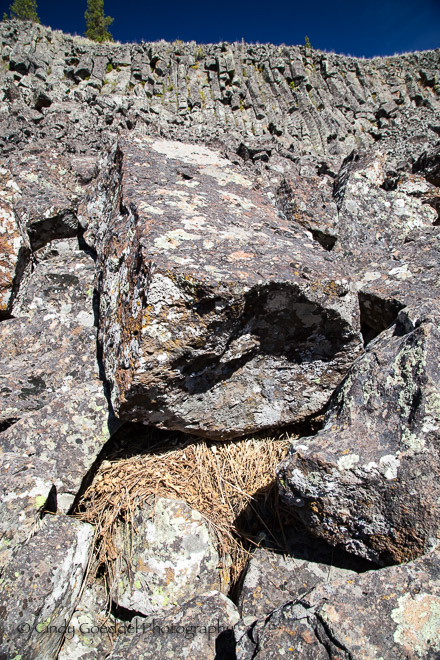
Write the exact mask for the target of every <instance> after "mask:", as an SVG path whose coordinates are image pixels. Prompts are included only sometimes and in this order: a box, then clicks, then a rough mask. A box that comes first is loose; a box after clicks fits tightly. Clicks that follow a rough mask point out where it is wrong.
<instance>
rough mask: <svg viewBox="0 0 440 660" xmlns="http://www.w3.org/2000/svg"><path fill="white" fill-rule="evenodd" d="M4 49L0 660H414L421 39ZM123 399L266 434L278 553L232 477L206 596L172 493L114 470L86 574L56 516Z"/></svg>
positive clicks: (83, 477)
mask: <svg viewBox="0 0 440 660" xmlns="http://www.w3.org/2000/svg"><path fill="white" fill-rule="evenodd" d="M0 46H1V62H0V64H1V66H0V150H1V153H2V156H3V160H2V163H1V169H0V349H1V350H0V352H1V356H0V363H1V364H0V474H1V487H0V585H1V595H0V657H1V658H3V657H5V658H6V657H7V658H20V657H21V658H26V659H27V658H30V659H32V658H45V659H47V660H52V659H53V660H55V659H56V658H57V657H59V658H62V659H66V660H67V659H69V660H70V659H71V658H83V659H84V660H86V659H91V658H94V657H97V656H102V657H104V656H105V657H108V658H114V659H115V660H116V658H131V657H133V658H139V657H153V656H154V657H165V656H166V655H169V656H170V657H171V656H172V657H181V656H182V657H183V656H185V657H191V658H203V659H204V660H205V659H206V658H219V657H231V658H233V657H237V658H240V659H242V660H251V658H266V657H281V656H283V655H288V656H290V657H295V658H314V659H315V658H321V657H322V658H328V657H331V658H361V657H362V658H371V659H373V658H377V657H384V658H387V657H390V658H391V657H393V658H402V660H403V658H432V657H436V656H437V655H438V654H439V653H440V634H439V630H440V619H439V611H440V610H439V608H440V600H439V594H440V580H439V577H438V575H439V571H438V568H439V567H438V544H439V540H440V517H439V507H438V503H439V501H440V499H439V498H440V492H439V488H440V486H439V483H440V482H439V476H440V455H439V447H440V438H439V425H440V408H439V401H440V398H439V396H440V392H439V382H440V380H439V362H438V353H439V342H440V337H439V327H440V321H439V319H440V316H439V308H438V299H439V287H440V268H439V250H440V245H439V236H440V234H439V225H440V220H439V212H440V174H439V172H440V153H439V149H440V146H439V136H440V124H439V119H438V118H439V113H440V78H439V73H438V71H439V60H440V51H438V50H437V51H428V52H424V53H412V54H406V55H401V56H393V57H388V58H374V59H371V60H358V59H356V58H351V57H344V56H339V55H335V54H330V53H323V52H319V51H315V50H313V49H312V48H309V47H287V46H281V47H275V46H271V45H249V44H244V43H242V44H226V43H223V44H209V45H203V46H199V45H197V44H194V43H190V44H183V43H180V42H174V43H172V44H169V43H166V42H159V43H153V44H147V43H140V44H102V45H99V44H94V43H91V42H89V41H87V40H86V39H83V38H79V37H70V36H68V35H63V34H61V33H59V32H56V31H52V30H50V29H49V28H45V27H43V26H40V25H34V24H30V23H22V22H18V21H6V22H2V23H1V24H0ZM141 424H144V425H149V426H151V427H158V428H159V429H162V431H161V433H163V434H164V435H163V437H164V438H165V437H166V438H167V442H168V443H169V447H172V446H174V445H175V443H176V442H179V441H180V440H179V438H180V437H181V436H179V434H182V433H183V434H186V438H187V440H186V442H191V443H192V442H194V443H196V442H197V441H198V439H197V436H203V437H205V438H208V439H210V440H216V441H217V440H222V441H223V444H222V447H227V441H228V440H230V439H231V438H239V440H237V442H240V441H242V442H246V438H245V436H246V435H247V434H250V433H254V432H261V431H263V430H264V431H265V433H267V434H268V438H267V442H270V441H271V439H270V433H272V431H273V432H276V433H278V434H280V433H281V432H285V433H286V434H289V435H288V437H289V438H291V448H290V450H289V452H288V454H287V456H286V457H285V458H284V459H283V461H282V463H281V464H280V465H279V467H278V470H277V480H278V489H279V501H278V509H277V511H278V513H277V516H278V518H279V520H278V521H277V524H278V523H280V524H281V523H282V522H283V521H284V522H286V520H288V521H289V524H290V525H291V527H290V531H289V542H288V543H287V541H286V543H285V544H284V545H283V549H284V552H286V553H287V555H288V556H286V557H281V556H280V546H281V540H280V539H278V538H276V536H277V534H278V532H277V533H274V531H273V528H272V523H273V521H272V520H269V519H268V518H267V517H266V518H265V516H264V515H261V514H260V513H258V515H257V513H256V509H255V508H254V503H255V502H256V501H257V499H258V498H261V497H269V491H266V490H264V492H263V493H261V492H260V493H244V494H243V493H242V495H243V496H244V497H245V500H244V501H245V505H244V506H243V508H242V509H241V510H240V515H239V516H238V517H237V520H236V521H235V523H234V524H235V526H236V529H237V530H238V531H240V523H241V522H242V519H243V516H244V517H245V516H246V515H253V516H254V525H253V529H252V533H250V532H249V533H247V536H246V535H245V532H243V534H244V535H245V536H243V538H245V539H246V543H248V546H247V547H250V546H251V544H254V545H255V544H256V545H257V546H258V545H266V546H268V547H266V549H264V550H263V548H261V547H260V548H257V550H256V552H255V554H254V556H253V557H252V558H250V560H249V564H248V567H247V572H246V574H245V575H244V576H243V581H241V582H238V583H236V584H235V585H233V590H232V591H229V593H226V592H227V587H228V584H227V580H226V579H225V575H224V574H225V571H226V572H227V570H228V569H229V568H230V565H231V558H230V556H227V553H226V554H225V552H226V551H225V547H226V546H224V547H223V546H222V548H220V546H219V547H217V544H216V542H215V537H214V536H213V528H212V526H211V527H210V526H209V522H208V521H207V520H205V519H204V518H203V517H202V516H201V514H200V512H198V511H195V510H194V508H193V507H191V506H189V505H188V503H187V502H186V501H185V495H186V493H185V492H183V491H184V489H182V488H180V489H179V488H176V487H175V485H172V486H170V493H169V495H167V496H166V497H165V496H161V497H156V495H157V493H158V490H157V489H156V490H155V489H154V488H152V487H151V484H147V485H145V488H146V489H148V488H150V490H149V491H148V498H147V500H144V501H142V502H141V501H135V502H132V501H131V500H130V485H129V484H126V483H120V479H119V481H118V477H115V478H114V479H113V480H112V482H111V483H107V482H104V486H103V489H105V488H107V489H108V490H109V492H110V493H113V492H114V490H116V489H118V492H119V493H121V492H122V493H123V494H124V497H125V498H126V500H124V502H125V503H124V506H125V505H126V508H125V509H124V510H126V511H130V515H131V518H128V517H127V516H126V517H125V518H121V516H120V518H121V519H120V520H119V521H118V523H117V525H115V529H116V530H117V533H116V536H115V537H114V538H112V542H111V543H109V545H108V552H107V555H106V561H108V563H109V566H110V568H109V567H108V566H107V569H106V570H107V573H105V574H106V575H107V578H109V577H113V580H116V582H114V584H113V588H110V589H107V590H106V589H105V587H104V582H103V581H102V576H101V575H100V574H99V572H98V573H97V572H96V570H94V571H93V570H91V567H92V566H94V560H93V556H95V555H93V553H94V552H97V551H96V547H97V545H96V544H98V543H101V546H99V548H100V550H99V552H101V554H102V552H104V550H103V549H105V541H106V536H105V534H108V535H109V534H110V533H113V532H112V531H111V530H110V527H111V525H112V524H113V523H109V527H108V528H104V527H105V525H104V523H103V520H104V518H103V517H102V516H101V517H99V516H98V518H97V520H96V529H95V531H94V530H93V528H92V527H91V526H90V525H89V524H86V523H84V522H81V521H80V520H78V519H75V516H78V515H81V506H83V502H84V501H85V500H84V499H82V497H83V494H84V492H85V490H86V488H88V487H89V486H90V484H93V483H96V482H94V481H93V480H94V479H95V477H96V479H102V478H103V476H102V474H99V469H98V468H99V466H100V465H101V464H103V463H102V462H103V461H106V460H108V457H110V458H111V460H115V457H116V460H118V459H119V458H120V457H124V456H133V454H134V455H137V453H139V452H141V451H142V450H145V448H146V445H148V449H149V450H150V451H151V450H152V447H153V450H154V438H153V434H151V438H150V440H146V439H145V438H146V437H147V436H144V435H142V433H140V432H139V427H140V426H141ZM292 424H300V426H296V427H295V428H294V429H292ZM298 429H299V431H298ZM156 432H157V433H159V431H156ZM241 438H244V439H243V440H240V439H241ZM140 439H142V442H143V443H144V445H143V446H142V447H139V443H140ZM225 443H226V444H225ZM163 446H164V445H163V442H162V444H161V450H160V451H158V453H157V479H158V483H159V480H160V483H161V484H166V483H167V475H166V474H164V468H163V465H164V462H163V461H162V460H161V456H162V455H163V451H164V449H163ZM186 446H187V445H185V444H184V448H186ZM208 450H209V452H211V451H212V452H213V456H215V455H216V451H218V445H216V444H215V443H213V444H212V446H210V448H209V449H208ZM161 452H162V453H161ZM276 460H277V461H278V460H279V459H278V458H276ZM234 469H235V470H237V469H238V468H237V466H236V465H235V466H234ZM240 469H243V470H246V469H247V466H246V465H243V466H240ZM263 469H264V466H262V470H263ZM112 474H113V475H114V472H112ZM219 474H220V473H219ZM233 474H234V473H233V470H231V472H230V474H229V475H228V477H227V478H228V479H229V485H232V486H234V484H233V483H232V482H233V476H231V475H233ZM96 475H98V476H96ZM133 478H134V479H135V480H136V479H138V480H141V479H142V478H143V477H141V475H133ZM203 478H204V477H203V474H202V473H201V474H200V475H198V480H199V482H201V483H203ZM273 478H274V479H275V474H274V475H273ZM218 479H219V492H222V481H221V479H222V477H221V475H220V476H219V477H218ZM136 484H137V481H136ZM113 489H114V490H113ZM87 492H88V495H87V497H88V502H91V501H93V489H92V491H87ZM246 498H247V499H246ZM122 501H123V500H122V499H121V498H119V499H118V502H119V503H120V504H118V506H121V507H122V504H121V502H122ZM127 503H128V504H127ZM84 506H85V505H84ZM225 506H226V504H225ZM102 513H103V512H102V511H101V514H102ZM121 515H122V514H121ZM117 517H118V511H116V512H115V516H114V520H116V519H117ZM286 524H287V523H286ZM304 527H305V528H306V529H304ZM280 529H281V528H280V527H277V530H278V531H279V530H280ZM300 529H301V531H300ZM113 531H114V530H113ZM254 532H255V533H254ZM283 534H284V532H279V535H280V536H282V535H283ZM316 537H319V539H316ZM228 538H229V537H228ZM231 538H232V537H231ZM98 539H100V540H99V541H98ZM107 540H108V538H107ZM229 540H230V539H229ZM284 541H285V539H284ZM254 545H253V546H252V547H254ZM94 547H95V550H94ZM112 552H114V553H116V555H117V554H118V553H119V559H120V561H119V563H118V562H116V563H115V564H112V562H113V561H115V556H113V555H112V554H111V553H112ZM347 553H350V554H347ZM99 556H100V557H101V555H99ZM101 559H102V557H101ZM366 560H368V561H366ZM369 562H370V563H369ZM101 567H102V566H101ZM111 567H113V569H114V572H113V573H112V571H111V570H110V569H111ZM94 568H95V569H96V566H94ZM115 585H116V587H117V588H114V586H115ZM108 594H110V598H111V599H112V602H107V598H108ZM232 597H234V599H235V602H236V603H237V607H236V605H235V604H234V603H233V602H232V600H231V598H232Z"/></svg>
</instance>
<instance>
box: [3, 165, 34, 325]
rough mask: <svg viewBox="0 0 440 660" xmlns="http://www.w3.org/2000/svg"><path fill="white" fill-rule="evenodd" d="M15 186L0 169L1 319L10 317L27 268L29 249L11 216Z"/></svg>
mask: <svg viewBox="0 0 440 660" xmlns="http://www.w3.org/2000/svg"><path fill="white" fill-rule="evenodd" d="M17 195H18V186H17V184H16V183H15V181H14V179H13V178H12V175H11V173H10V172H8V170H6V169H4V168H1V169H0V320H3V319H4V318H7V317H8V316H10V314H11V310H12V303H13V299H14V294H16V293H17V290H18V284H19V283H20V280H21V278H22V276H23V274H24V272H25V271H26V268H27V266H28V265H29V260H30V247H29V241H28V239H27V236H26V234H25V232H23V230H22V229H21V227H20V225H19V224H18V223H17V220H16V217H15V214H14V198H15V197H16V196H17Z"/></svg>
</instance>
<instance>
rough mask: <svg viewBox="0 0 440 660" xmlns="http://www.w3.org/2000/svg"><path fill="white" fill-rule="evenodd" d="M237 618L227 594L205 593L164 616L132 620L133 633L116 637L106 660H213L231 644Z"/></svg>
mask: <svg viewBox="0 0 440 660" xmlns="http://www.w3.org/2000/svg"><path fill="white" fill-rule="evenodd" d="M238 618H239V617H238V613H237V610H236V608H235V606H234V604H233V603H232V602H231V601H230V600H229V599H228V598H226V596H224V595H223V594H221V593H218V592H215V591H212V592H208V593H206V594H203V595H200V596H198V597H197V598H194V599H192V600H190V601H188V602H187V603H185V604H184V605H182V606H181V607H180V608H179V609H175V610H172V611H171V612H170V613H169V614H167V615H166V616H165V615H163V614H162V615H160V616H155V617H154V618H153V617H147V618H143V619H141V618H135V619H133V620H132V622H131V626H132V632H131V633H130V634H129V635H124V636H122V635H121V636H120V637H119V639H118V640H117V642H116V644H115V648H114V651H113V652H112V653H111V654H110V655H109V656H108V660H148V659H149V658H153V657H154V658H166V657H170V658H176V657H179V658H191V660H211V659H212V660H214V658H216V657H222V656H221V650H222V649H224V648H225V646H227V645H228V643H230V633H229V632H228V631H231V629H232V627H233V626H234V625H235V624H236V623H237V621H238ZM217 651H219V653H217Z"/></svg>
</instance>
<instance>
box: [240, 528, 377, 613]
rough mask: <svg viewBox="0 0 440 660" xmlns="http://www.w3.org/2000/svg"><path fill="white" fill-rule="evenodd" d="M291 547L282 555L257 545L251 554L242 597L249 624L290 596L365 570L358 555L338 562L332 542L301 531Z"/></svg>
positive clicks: (295, 598) (290, 597)
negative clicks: (309, 535)
mask: <svg viewBox="0 0 440 660" xmlns="http://www.w3.org/2000/svg"><path fill="white" fill-rule="evenodd" d="M289 551H290V552H289V554H288V555H280V554H277V553H275V552H271V551H270V550H268V549H265V548H257V550H255V552H254V553H253V555H252V557H251V558H250V560H249V564H248V566H247V569H246V573H245V575H244V578H243V586H242V588H241V591H240V596H239V600H238V608H239V611H240V614H241V617H242V619H243V621H244V622H245V623H246V624H249V623H251V622H252V621H255V620H256V619H262V618H264V617H265V616H266V615H267V614H269V613H270V612H271V611H272V610H274V609H275V608H276V607H279V606H280V605H283V604H284V603H285V602H286V601H288V600H292V601H294V600H298V599H299V598H301V596H303V595H304V594H305V593H308V592H309V591H310V590H311V589H312V588H313V587H315V586H316V585H318V584H321V583H327V582H329V581H331V582H333V581H335V580H338V579H343V578H347V579H348V578H349V577H351V576H354V575H356V574H357V572H359V570H362V569H363V570H365V565H364V566H362V565H361V562H360V561H359V560H357V558H356V557H350V556H349V555H345V556H344V557H343V561H342V562H338V559H337V557H335V555H334V552H333V548H331V546H329V545H328V544H327V543H321V542H319V541H318V540H317V539H310V538H309V539H306V537H305V535H304V536H303V535H301V534H300V533H299V532H297V534H296V540H295V542H294V544H293V547H292V546H290V547H289ZM340 554H344V553H340ZM340 563H342V565H339V564H340ZM365 564H366V562H365Z"/></svg>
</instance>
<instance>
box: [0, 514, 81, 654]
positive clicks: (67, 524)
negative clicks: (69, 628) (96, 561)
mask: <svg viewBox="0 0 440 660" xmlns="http://www.w3.org/2000/svg"><path fill="white" fill-rule="evenodd" d="M92 539H93V529H92V527H91V526H90V525H86V524H84V523H80V522H78V521H76V520H73V519H71V518H67V517H65V516H55V517H52V516H47V517H46V518H45V519H44V526H43V527H42V528H41V529H40V531H39V532H38V533H37V534H36V535H35V536H33V537H32V538H31V539H30V541H29V542H28V543H26V544H24V545H23V546H22V547H21V548H20V549H19V550H17V551H16V552H15V553H14V556H13V558H12V559H11V560H10V561H9V562H8V564H7V565H6V567H5V568H4V570H3V572H2V577H1V581H2V583H1V586H2V589H1V593H0V612H1V616H0V640H1V641H0V652H1V653H2V654H4V656H5V657H8V658H15V657H17V656H18V657H20V656H21V657H23V658H29V660H37V658H38V659H39V658H55V657H56V654H57V651H58V648H59V645H60V644H61V641H62V638H63V635H64V631H65V626H66V625H67V622H68V621H69V620H70V617H71V616H72V613H73V611H74V608H75V603H76V599H77V597H78V594H79V590H80V588H81V583H82V579H83V576H84V572H85V569H86V566H87V562H88V558H89V553H90V550H91V544H92Z"/></svg>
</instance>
